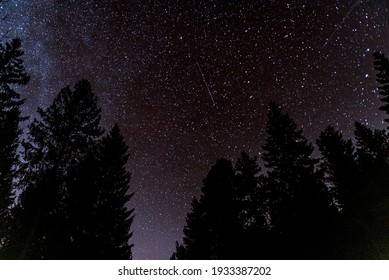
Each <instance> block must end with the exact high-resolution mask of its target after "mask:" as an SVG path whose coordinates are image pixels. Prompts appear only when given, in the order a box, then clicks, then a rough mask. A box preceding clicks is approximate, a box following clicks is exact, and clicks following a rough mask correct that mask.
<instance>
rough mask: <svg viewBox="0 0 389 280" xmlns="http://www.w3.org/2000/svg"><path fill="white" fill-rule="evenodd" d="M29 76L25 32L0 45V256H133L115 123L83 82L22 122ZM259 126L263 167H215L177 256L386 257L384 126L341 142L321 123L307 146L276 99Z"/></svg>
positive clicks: (384, 65)
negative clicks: (104, 123) (107, 122)
mask: <svg viewBox="0 0 389 280" xmlns="http://www.w3.org/2000/svg"><path fill="white" fill-rule="evenodd" d="M374 59H375V60H374V67H375V69H376V73H377V82H378V85H379V91H380V94H381V96H382V98H381V101H382V106H381V107H380V108H379V110H382V111H383V112H385V113H386V114H389V61H388V59H387V58H386V57H385V56H384V55H383V54H382V53H379V52H376V53H375V54H374ZM28 81H29V74H28V73H27V72H26V69H25V68H24V61H23V51H22V50H21V41H20V40H19V39H14V40H12V41H11V42H9V43H3V44H1V45H0V258H2V259H131V258H132V246H133V244H132V242H131V236H132V230H131V225H132V222H133V219H134V208H132V204H131V197H132V196H133V193H132V192H131V190H130V179H131V174H130V173H129V171H128V170H127V163H128V160H129V156H130V155H129V152H128V146H127V144H126V143H125V141H124V138H123V136H122V134H121V130H120V128H119V126H118V125H114V126H113V127H112V128H111V129H110V130H109V131H104V130H103V128H102V127H101V125H100V120H101V109H100V108H99V107H98V105H97V97H96V95H95V94H94V92H93V90H92V87H91V84H90V83H89V82H88V81H87V80H81V81H78V82H77V83H76V84H75V85H74V87H73V88H71V87H70V86H68V87H65V88H63V89H61V90H60V91H59V93H58V94H57V96H56V97H55V98H54V100H53V102H52V104H51V105H50V106H49V107H48V108H39V109H38V110H37V114H38V116H37V117H36V118H35V119H33V120H28V122H29V125H28V129H27V130H26V131H22V130H21V123H22V122H26V121H27V119H26V118H25V117H23V116H22V115H21V108H22V106H24V103H25V100H23V99H21V97H20V94H19V93H18V92H17V90H16V89H17V88H19V87H20V86H23V85H26V84H27V83H28ZM386 122H389V118H388V119H386ZM388 128H389V127H388ZM266 134H267V137H266V139H265V141H264V143H263V151H264V152H263V154H262V156H261V160H262V162H263V166H260V164H259V161H258V159H257V158H256V157H252V156H251V155H249V154H247V153H245V152H242V154H241V156H240V157H239V158H238V159H237V160H236V162H235V163H233V162H232V161H231V160H229V159H224V158H221V159H219V160H217V161H216V163H215V164H214V165H213V166H212V167H211V168H210V170H209V172H208V174H207V176H206V177H205V179H204V180H203V187H202V189H201V195H200V197H199V198H193V201H192V204H191V211H190V212H189V213H188V214H187V219H186V225H185V227H184V237H183V240H182V242H177V244H176V250H175V252H174V253H173V255H172V259H389V132H388V129H384V130H379V129H375V128H373V127H368V126H366V125H364V124H362V123H358V122H356V123H355V133H354V135H355V137H354V138H353V139H345V138H344V137H343V135H342V133H341V132H340V131H338V130H336V129H335V128H334V127H333V126H328V127H327V128H325V129H324V130H323V131H322V132H321V134H320V136H319V138H318V139H317V141H316V146H314V145H313V144H312V143H310V142H309V141H308V140H307V138H305V136H304V134H303V131H302V129H300V128H299V126H298V125H297V124H296V123H295V122H294V120H293V119H292V118H291V117H290V116H289V115H288V114H287V113H286V112H284V111H283V109H282V108H281V107H280V106H279V105H278V104H276V103H274V102H271V103H270V104H269V107H268V116H267V124H266ZM315 147H316V148H317V149H318V150H319V152H320V157H315V156H314V149H315Z"/></svg>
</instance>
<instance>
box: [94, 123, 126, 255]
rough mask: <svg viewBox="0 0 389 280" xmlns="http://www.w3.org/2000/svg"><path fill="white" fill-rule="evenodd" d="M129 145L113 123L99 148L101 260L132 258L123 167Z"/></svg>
mask: <svg viewBox="0 0 389 280" xmlns="http://www.w3.org/2000/svg"><path fill="white" fill-rule="evenodd" d="M128 158H129V154H128V146H127V145H126V143H125V142H124V138H123V136H122V134H121V132H120V129H119V126H118V125H115V126H114V127H113V128H112V130H111V131H110V133H109V134H108V135H106V136H105V137H104V138H103V139H102V141H101V145H100V149H99V163H100V164H99V167H100V169H99V170H100V176H99V177H100V179H101V180H100V181H99V196H98V199H97V201H96V217H97V219H96V220H97V225H98V227H97V230H96V233H98V235H99V236H98V242H97V244H96V245H97V246H98V248H99V252H98V255H97V256H98V257H100V258H102V259H132V253H131V248H132V246H133V244H129V240H130V238H131V236H132V232H131V224H132V222H133V219H134V209H133V208H131V209H129V208H128V207H129V205H128V202H129V201H130V199H131V197H132V196H133V193H129V192H128V191H129V183H130V178H131V174H130V173H129V172H128V171H127V170H126V165H127V163H128Z"/></svg>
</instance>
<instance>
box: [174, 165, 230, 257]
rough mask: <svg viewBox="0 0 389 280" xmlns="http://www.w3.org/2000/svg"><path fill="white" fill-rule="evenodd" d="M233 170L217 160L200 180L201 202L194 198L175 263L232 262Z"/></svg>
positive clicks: (175, 255)
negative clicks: (201, 180)
mask: <svg viewBox="0 0 389 280" xmlns="http://www.w3.org/2000/svg"><path fill="white" fill-rule="evenodd" d="M233 180H234V168H233V166H232V163H231V161H229V160H226V159H219V160H218V161H217V162H216V164H215V165H214V166H212V168H211V170H210V171H209V173H208V175H207V177H206V178H205V179H204V180H203V184H204V186H203V188H202V189H201V196H200V199H199V200H198V199H196V198H194V199H193V201H192V209H191V212H190V213H188V215H187V219H186V222H187V224H186V226H185V228H184V235H185V236H184V238H183V244H182V245H179V244H177V246H176V247H177V251H176V252H175V253H174V254H173V256H172V258H176V259H235V258H236V256H234V250H230V249H231V245H233V242H234V238H235V236H234V231H235V229H236V226H237V225H236V218H235V217H234V213H235V211H234V208H235V207H234V197H233V192H234V186H233Z"/></svg>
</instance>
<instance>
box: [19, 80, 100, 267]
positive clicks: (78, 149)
mask: <svg viewBox="0 0 389 280" xmlns="http://www.w3.org/2000/svg"><path fill="white" fill-rule="evenodd" d="M38 113H39V115H40V118H39V119H35V120H34V122H33V123H32V124H31V125H30V127H29V128H30V129H29V130H30V134H29V138H28V140H27V141H26V142H25V143H24V149H25V161H26V164H25V166H24V169H23V173H24V174H23V178H22V182H23V184H24V186H25V191H24V192H23V193H22V195H21V203H20V207H21V208H19V209H16V213H18V214H19V218H20V220H21V222H22V228H21V232H22V233H24V236H23V235H22V236H21V240H19V242H18V243H20V244H23V245H22V247H21V248H20V250H19V254H20V257H25V258H34V259H39V258H48V259H56V258H60V259H62V258H71V257H72V256H70V255H69V254H70V251H69V249H70V248H72V247H71V246H70V245H71V242H72V240H73V239H72V238H73V237H72V235H71V234H72V231H73V230H72V228H71V227H72V224H71V222H69V217H68V214H69V213H68V210H67V205H66V204H67V202H68V195H69V186H71V184H72V182H73V181H74V179H75V178H73V177H71V176H69V174H71V173H70V171H71V170H74V169H76V168H77V166H78V165H79V164H80V162H82V161H83V160H84V159H86V158H87V155H88V151H89V150H93V149H94V146H95V145H96V140H97V138H98V137H99V136H100V135H101V134H102V129H101V128H100V126H99V122H100V109H99V108H98V107H97V98H96V96H95V95H94V93H93V92H92V90H91V86H90V84H89V82H88V81H86V80H82V81H80V82H78V83H77V84H76V85H75V88H74V91H72V90H71V89H70V88H69V87H66V88H64V89H62V90H61V91H60V93H59V94H58V95H57V97H56V98H55V99H54V101H53V103H52V105H51V106H50V107H49V108H48V109H46V110H43V109H38Z"/></svg>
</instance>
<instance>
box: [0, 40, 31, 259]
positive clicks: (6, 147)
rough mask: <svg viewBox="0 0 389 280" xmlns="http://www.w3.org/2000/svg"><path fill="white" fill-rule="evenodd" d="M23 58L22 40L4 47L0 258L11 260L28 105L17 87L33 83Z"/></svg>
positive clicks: (0, 49) (0, 66)
mask: <svg viewBox="0 0 389 280" xmlns="http://www.w3.org/2000/svg"><path fill="white" fill-rule="evenodd" d="M22 56H23V51H22V50H21V42H20V40H19V39H14V40H12V42H11V43H6V44H0V258H1V257H3V256H4V257H8V254H7V252H5V251H4V249H5V246H6V245H7V243H8V239H9V234H11V233H10V226H11V224H10V219H11V216H10V206H11V204H12V203H13V200H14V193H13V179H14V177H15V165H16V164H17V160H18V157H17V152H16V150H17V147H18V145H19V136H20V133H21V132H20V128H19V123H20V121H22V119H23V118H22V117H21V115H20V106H21V105H22V104H23V103H24V101H23V100H22V99H21V98H20V94H19V93H18V92H17V91H16V90H15V89H14V87H13V86H15V85H25V84H26V83H27V82H28V81H29V76H28V74H27V73H26V71H25V68H24V65H23V59H22ZM2 255H3V256H2Z"/></svg>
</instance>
